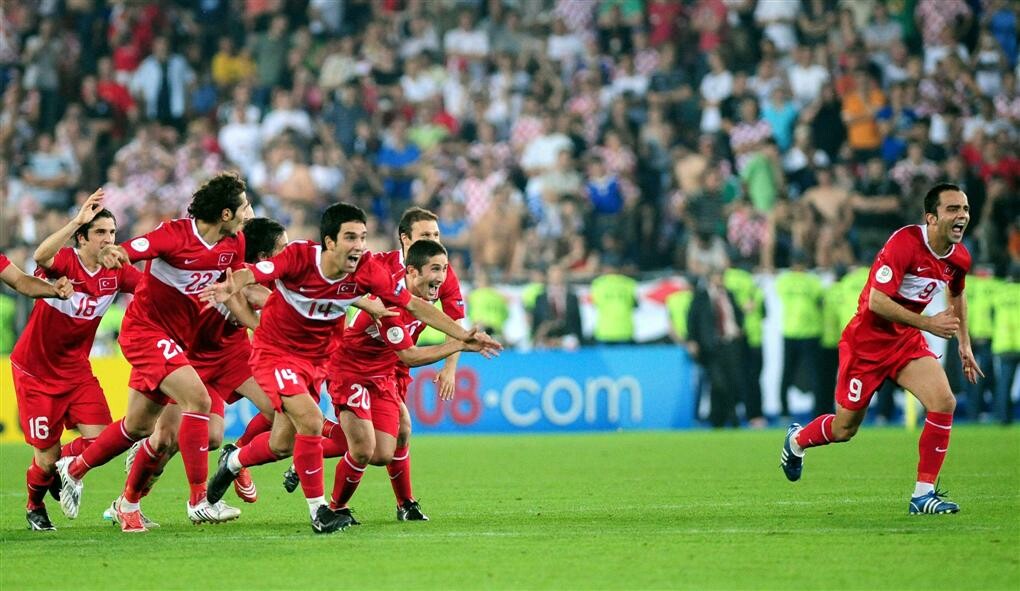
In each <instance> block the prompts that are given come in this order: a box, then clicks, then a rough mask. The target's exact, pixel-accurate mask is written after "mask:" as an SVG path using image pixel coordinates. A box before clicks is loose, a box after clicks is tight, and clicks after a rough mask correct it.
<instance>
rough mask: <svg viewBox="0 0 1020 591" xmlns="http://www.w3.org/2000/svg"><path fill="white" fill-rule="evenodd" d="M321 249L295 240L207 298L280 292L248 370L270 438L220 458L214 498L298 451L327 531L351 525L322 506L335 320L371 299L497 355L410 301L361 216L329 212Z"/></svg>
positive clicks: (307, 490) (317, 517)
mask: <svg viewBox="0 0 1020 591" xmlns="http://www.w3.org/2000/svg"><path fill="white" fill-rule="evenodd" d="M319 230H320V235H321V236H322V243H321V244H316V243H314V242H306V241H298V242H292V243H291V244H289V245H287V248H285V249H284V250H283V252H281V253H280V254H278V255H277V256H275V257H273V258H272V259H270V260H268V261H262V262H260V263H258V264H256V265H254V266H250V267H248V268H247V269H245V270H242V271H238V272H237V273H233V274H232V275H231V274H229V273H228V279H227V281H225V282H224V283H222V284H217V285H215V286H211V287H210V288H209V289H208V290H207V296H208V297H209V298H211V299H215V300H216V301H224V300H225V299H226V298H229V297H230V296H231V295H232V294H233V293H235V292H236V291H237V290H238V289H240V288H241V287H243V286H245V285H250V284H252V283H265V282H268V281H275V284H276V290H275V291H274V292H273V294H272V295H270V297H269V300H268V301H267V302H266V305H265V308H264V309H263V311H262V318H261V321H260V324H259V328H258V329H257V330H256V331H255V336H254V340H253V343H252V350H253V352H252V357H251V364H252V370H253V372H254V374H255V379H256V380H257V381H258V383H259V385H260V386H262V389H263V390H265V392H266V394H268V395H269V398H270V400H272V401H273V405H274V407H275V408H276V411H277V417H276V420H275V422H274V424H273V428H272V431H271V432H270V433H263V434H262V435H259V436H258V437H256V438H255V439H253V440H252V441H251V442H250V443H248V444H247V445H245V446H244V447H242V448H240V449H239V450H237V451H235V452H233V453H228V454H221V455H220V463H219V467H218V469H217V471H216V473H215V474H214V475H213V477H212V478H211V479H210V481H209V499H210V500H211V501H213V502H215V501H218V500H219V499H220V498H221V497H222V496H223V493H224V492H225V491H226V488H227V486H228V485H229V483H230V482H231V481H232V480H233V479H234V477H235V475H236V474H237V472H238V471H239V470H240V469H241V468H242V467H250V466H256V465H259V464H265V463H269V462H273V461H276V460H278V459H280V458H283V457H287V456H289V455H291V453H293V456H294V465H295V468H296V469H297V472H298V474H299V475H300V478H301V487H302V489H303V491H304V494H305V498H306V499H307V502H308V508H309V515H310V517H311V521H312V529H313V531H315V532H316V533H329V532H333V531H337V530H338V529H343V528H344V527H346V526H347V525H349V524H350V520H349V518H348V519H343V518H342V516H337V515H336V514H334V513H333V512H332V511H330V510H329V507H328V506H327V505H326V502H325V496H324V493H323V488H324V486H323V478H322V467H323V461H322V441H321V439H322V436H321V432H322V426H323V416H322V411H321V410H320V409H319V406H318V396H319V392H320V390H321V388H322V383H323V378H324V373H325V372H324V368H325V364H326V361H327V359H328V354H329V344H330V338H331V336H332V335H333V331H334V330H335V328H336V323H337V321H338V319H339V318H340V317H341V316H343V315H344V313H345V312H346V310H347V307H348V306H350V305H352V304H353V305H358V306H362V305H366V304H363V303H361V302H359V300H361V298H362V297H363V296H364V295H366V294H370V293H371V294H374V295H376V296H377V297H378V298H379V299H381V300H382V301H383V302H384V303H386V304H389V305H394V306H397V307H402V308H403V307H406V308H407V309H408V310H410V311H411V313H412V314H414V315H415V316H416V317H417V318H419V319H420V320H422V321H423V322H426V323H427V324H430V325H432V326H435V327H437V328H439V329H440V330H442V331H444V332H446V333H447V334H452V335H453V336H455V337H457V338H459V339H460V340H464V341H468V342H474V341H480V342H481V343H482V344H483V345H484V346H485V347H486V348H488V349H492V350H494V351H498V350H499V348H500V346H499V345H498V343H496V342H495V341H493V340H492V339H491V338H490V337H488V335H479V334H477V333H476V332H470V333H469V332H468V331H465V330H464V329H463V328H462V327H461V326H460V325H458V324H457V323H456V322H454V321H452V320H450V318H449V317H447V316H446V315H445V314H443V313H442V312H440V311H439V310H437V309H436V308H434V307H432V305H431V304H429V303H428V302H425V301H423V300H421V299H418V298H415V297H413V296H411V295H410V294H409V293H408V292H407V290H406V289H404V287H403V286H402V285H400V284H399V283H397V282H395V281H394V280H393V278H392V276H391V275H390V273H389V272H388V270H387V269H385V268H384V267H383V266H382V265H381V264H379V262H378V261H375V260H374V259H373V257H372V256H371V254H370V253H368V252H367V251H365V241H366V238H367V235H368V232H367V230H366V218H365V213H364V212H363V211H362V210H361V209H360V208H358V207H355V206H353V205H349V204H346V203H336V204H334V205H332V206H330V207H329V208H327V209H326V211H325V212H324V213H323V216H322V220H321V222H320V228H319Z"/></svg>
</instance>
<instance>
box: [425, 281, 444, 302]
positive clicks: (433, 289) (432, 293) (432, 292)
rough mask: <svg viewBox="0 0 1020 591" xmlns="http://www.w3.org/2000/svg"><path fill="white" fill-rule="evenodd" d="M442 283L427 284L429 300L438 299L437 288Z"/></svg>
mask: <svg viewBox="0 0 1020 591" xmlns="http://www.w3.org/2000/svg"><path fill="white" fill-rule="evenodd" d="M440 285H442V283H429V289H428V296H429V299H430V300H434V299H436V298H438V297H439V286H440Z"/></svg>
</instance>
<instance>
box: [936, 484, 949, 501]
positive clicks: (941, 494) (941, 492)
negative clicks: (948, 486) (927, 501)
mask: <svg viewBox="0 0 1020 591" xmlns="http://www.w3.org/2000/svg"><path fill="white" fill-rule="evenodd" d="M941 483H942V481H941V480H936V481H935V489H934V490H932V494H934V495H935V497H936V498H937V499H939V500H940V501H941V500H942V497H948V496H949V491H948V490H940V489H939V484H941Z"/></svg>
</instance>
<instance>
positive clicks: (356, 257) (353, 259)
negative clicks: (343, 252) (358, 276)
mask: <svg viewBox="0 0 1020 591" xmlns="http://www.w3.org/2000/svg"><path fill="white" fill-rule="evenodd" d="M359 260H361V255H360V254H349V255H347V262H348V263H350V264H352V265H357V264H358V261H359Z"/></svg>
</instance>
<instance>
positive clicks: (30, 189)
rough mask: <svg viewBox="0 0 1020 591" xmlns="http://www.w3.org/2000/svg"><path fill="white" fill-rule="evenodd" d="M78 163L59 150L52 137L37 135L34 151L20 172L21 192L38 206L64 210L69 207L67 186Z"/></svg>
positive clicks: (74, 173)
mask: <svg viewBox="0 0 1020 591" xmlns="http://www.w3.org/2000/svg"><path fill="white" fill-rule="evenodd" d="M78 172H79V169H78V163H77V162H76V161H75V160H74V156H73V153H71V152H70V151H68V150H62V149H61V148H60V146H59V145H58V144H57V143H56V142H54V141H53V136H52V135H50V134H48V133H46V132H43V133H40V134H39V137H38V140H37V141H36V145H35V150H34V151H33V152H32V153H31V154H30V155H29V157H28V163H27V166H26V167H25V169H24V170H23V171H22V173H21V177H22V180H23V181H24V183H25V191H26V192H27V193H28V194H29V195H30V196H31V197H32V198H33V199H34V200H35V202H36V203H38V204H39V205H40V206H41V207H44V208H47V209H56V210H65V211H66V210H67V209H68V208H69V207H70V206H71V201H70V199H71V195H70V189H71V188H72V187H73V186H74V183H75V182H76V180H77V176H78Z"/></svg>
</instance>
